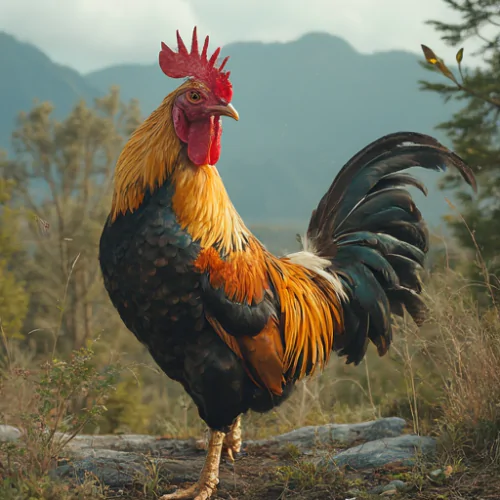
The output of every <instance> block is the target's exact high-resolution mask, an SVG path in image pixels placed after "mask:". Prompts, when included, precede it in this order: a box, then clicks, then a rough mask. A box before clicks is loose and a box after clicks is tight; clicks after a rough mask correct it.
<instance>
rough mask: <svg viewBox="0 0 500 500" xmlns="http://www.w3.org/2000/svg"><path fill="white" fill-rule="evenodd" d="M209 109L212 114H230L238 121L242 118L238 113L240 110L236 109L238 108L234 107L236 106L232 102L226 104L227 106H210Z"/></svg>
mask: <svg viewBox="0 0 500 500" xmlns="http://www.w3.org/2000/svg"><path fill="white" fill-rule="evenodd" d="M209 111H210V113H211V114H214V115H219V116H229V117H230V118H233V119H234V120H236V121H238V120H239V119H240V115H239V114H238V111H236V109H234V106H233V105H232V104H226V105H225V106H223V105H220V106H210V108H209Z"/></svg>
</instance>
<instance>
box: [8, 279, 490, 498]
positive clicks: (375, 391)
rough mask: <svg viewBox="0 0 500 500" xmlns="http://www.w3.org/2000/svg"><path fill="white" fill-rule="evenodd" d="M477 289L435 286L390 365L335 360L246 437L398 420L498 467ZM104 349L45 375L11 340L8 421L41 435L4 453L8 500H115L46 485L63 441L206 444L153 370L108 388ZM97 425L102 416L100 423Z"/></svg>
mask: <svg viewBox="0 0 500 500" xmlns="http://www.w3.org/2000/svg"><path fill="white" fill-rule="evenodd" d="M472 286H473V284H471V283H470V282H468V281H466V280H465V279H464V278H462V277H461V276H460V275H459V274H457V273H454V272H453V271H451V270H446V271H443V272H442V273H435V274H434V275H433V276H432V279H431V280H430V281H429V282H428V284H427V286H426V300H427V302H428V304H429V307H430V311H431V317H430V320H429V322H428V323H426V324H425V325H424V327H422V328H421V329H417V328H416V327H414V325H413V324H410V323H409V322H408V323H399V324H398V325H397V327H396V331H395V332H394V337H395V340H394V345H393V348H392V349H391V351H390V353H389V355H387V356H385V357H384V358H379V357H378V356H377V355H376V353H375V351H374V349H371V348H370V350H369V352H368V356H367V358H366V361H365V362H363V363H362V364H361V365H360V366H358V367H353V366H346V365H345V364H343V362H342V361H341V360H339V359H337V358H332V360H331V362H330V364H329V366H328V368H327V369H326V370H325V372H324V373H323V374H321V375H319V376H316V377H314V378H313V379H312V380H309V381H308V382H307V383H301V384H299V386H298V388H297V391H296V393H295V394H294V395H293V396H292V398H291V399H290V400H289V401H287V402H286V403H284V404H283V405H282V406H281V407H279V408H277V409H276V410H275V411H273V412H270V413H268V414H266V415H258V414H248V415H246V416H245V417H244V432H245V437H247V438H258V437H265V436H267V435H272V434H277V433H281V432H286V431H289V430H291V429H295V428H297V427H300V426H303V425H314V424H322V423H328V422H356V421H363V420H370V419H373V418H378V417H381V416H389V415H397V416H402V417H403V418H406V419H408V420H409V421H410V422H411V423H412V425H413V428H414V431H415V432H419V433H432V434H435V435H437V436H439V439H440V442H441V445H442V446H441V448H442V455H441V459H440V460H441V463H443V464H445V463H446V464H453V466H454V467H455V468H456V467H457V466H458V465H459V464H461V465H460V467H465V466H467V467H477V466H478V464H479V465H480V466H481V467H486V466H488V467H494V468H496V467H498V466H500V322H499V318H498V311H497V309H496V307H495V305H492V306H491V307H490V308H489V309H482V310H480V309H479V308H478V306H477V304H476V301H475V299H474V294H473V293H472ZM486 290H487V287H486ZM101 343H103V342H101ZM103 344H104V345H103V347H102V348H99V345H98V344H96V352H97V354H88V353H87V354H88V356H87V357H85V356H84V357H85V360H84V362H83V361H82V362H83V365H85V367H86V368H85V370H84V369H83V365H82V364H80V369H79V370H80V371H79V370H76V369H70V367H71V366H73V364H74V363H73V364H72V363H67V364H66V363H63V362H61V361H58V360H57V359H54V358H50V357H49V360H48V364H47V363H46V364H45V365H43V366H42V365H41V363H40V359H34V358H33V357H32V356H31V355H30V354H29V352H26V351H23V350H19V349H17V348H16V344H13V343H12V342H9V343H6V340H5V338H4V346H3V347H4V356H3V361H4V363H6V364H4V366H3V371H2V374H1V378H0V393H1V398H0V421H2V422H3V423H10V424H13V425H19V426H20V427H22V428H24V429H25V430H26V429H30V426H31V430H30V431H29V432H25V435H24V438H23V439H24V440H23V443H22V447H21V448H22V449H21V451H20V450H19V449H15V448H16V447H12V446H3V447H2V449H1V450H0V477H1V478H2V479H1V480H0V498H2V499H3V498H6V499H8V500H18V499H21V498H23V499H24V498H30V497H33V498H55V499H61V500H70V499H71V500H72V499H73V498H75V499H76V498H82V499H86V498H94V499H95V498H104V497H105V495H106V492H105V491H104V490H102V489H99V488H97V489H96V486H95V485H94V486H92V485H90V484H85V485H81V486H80V487H79V488H80V489H79V490H74V489H73V490H69V489H68V488H67V486H65V485H59V486H56V485H55V484H54V483H53V482H50V481H48V480H47V479H46V477H47V475H46V473H47V471H48V470H49V468H50V466H52V465H53V464H54V463H55V461H57V457H58V454H59V452H60V443H59V442H58V441H57V440H55V439H54V436H55V433H56V431H65V432H70V433H76V432H81V431H82V429H85V431H87V432H89V431H94V432H95V431H99V430H100V431H101V432H102V431H105V432H117V431H126V432H149V433H157V434H159V433H161V434H168V435H171V436H179V437H184V436H186V435H195V436H200V437H201V436H202V435H203V432H204V426H203V424H202V422H201V421H200V419H199V418H198V416H197V412H196V410H195V408H194V407H193V404H192V402H191V401H190V400H189V399H188V398H187V397H186V395H185V394H184V393H183V391H182V390H181V389H180V388H179V387H178V385H177V384H174V383H173V382H170V381H168V380H167V379H166V377H165V376H164V375H162V374H160V373H159V372H158V371H157V370H156V369H155V368H154V367H151V366H143V365H142V364H140V363H137V362H134V365H133V369H129V370H125V371H122V375H121V379H120V381H119V383H118V384H117V385H116V387H115V388H114V390H113V387H112V383H111V379H109V378H108V379H106V380H107V382H106V383H105V384H104V385H103V384H101V383H100V382H102V381H103V378H102V376H103V373H104V372H103V370H104V369H105V368H107V369H108V370H109V369H110V366H111V365H110V364H109V360H108V358H104V357H103V354H102V353H104V352H107V353H108V355H109V350H108V349H107V348H106V344H105V342H104V343H103ZM129 368H130V367H129ZM61 370H62V371H61ZM64 370H66V371H64ZM82 370H83V371H82ZM82 374H83V375H82ZM82 377H83V379H82ZM82 380H83V382H82ZM89 391H90V392H91V393H92V394H94V395H95V397H94V398H92V397H90V398H88V397H86V398H84V401H83V402H82V399H81V397H80V396H81V395H82V394H85V396H88V395H89ZM99 391H100V392H99ZM77 396H78V397H80V399H78V397H77ZM75 399H76V400H78V401H79V404H76V403H75ZM104 401H105V402H106V407H107V411H106V412H104V411H103V412H102V415H99V413H101V412H100V411H97V410H92V408H100V409H103V405H104ZM75 404H76V406H75ZM83 408H86V410H82V409H83ZM75 409H77V411H76V412H75ZM94 411H95V413H94ZM36 415H38V417H36ZM82 416H83V417H82ZM89 416H92V418H87V417H89ZM160 416H161V417H160ZM93 417H99V419H98V421H97V422H96V423H92V421H93V420H94V418H93ZM34 424H36V425H34ZM304 470H305V469H304ZM292 472H293V470H292V469H287V468H285V469H281V473H282V476H283V474H285V476H286V474H288V473H290V474H291V475H290V474H289V476H290V477H288V476H286V477H285V476H283V477H281V476H280V477H281V479H282V480H283V481H285V479H286V481H285V482H289V480H290V478H292V479H293V480H294V481H295V480H296V479H297V478H295V477H294V476H293V474H292ZM306 472H307V471H306ZM317 472H318V471H314V474H316V473H317ZM300 474H302V475H303V474H304V471H301V473H300ZM292 476H293V477H292ZM42 478H45V479H43V480H42ZM309 479H311V478H310V477H308V476H307V474H306V477H301V478H300V481H302V483H301V488H302V487H304V488H305V487H306V486H307V481H308V480H309ZM287 484H288V483H287ZM304 485H306V486H304ZM301 491H302V490H301ZM146 497H148V495H146V496H145V498H146Z"/></svg>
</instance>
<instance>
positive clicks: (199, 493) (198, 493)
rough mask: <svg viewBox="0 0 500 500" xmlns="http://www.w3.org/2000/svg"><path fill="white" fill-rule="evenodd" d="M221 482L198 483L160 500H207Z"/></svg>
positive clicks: (164, 496)
mask: <svg viewBox="0 0 500 500" xmlns="http://www.w3.org/2000/svg"><path fill="white" fill-rule="evenodd" d="M218 482H219V480H218V479H217V480H215V481H213V482H212V484H206V483H205V484H201V483H196V484H193V486H190V487H189V488H187V489H185V490H177V491H174V492H173V493H169V494H167V495H163V496H162V497H160V500H193V499H194V500H207V499H209V498H210V497H211V496H212V494H213V492H214V491H215V489H216V488H217V484H218Z"/></svg>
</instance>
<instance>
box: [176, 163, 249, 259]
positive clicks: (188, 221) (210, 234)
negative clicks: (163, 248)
mask: <svg viewBox="0 0 500 500" xmlns="http://www.w3.org/2000/svg"><path fill="white" fill-rule="evenodd" d="M172 182H173V183H174V185H175V193H174V196H173V198H172V207H173V209H174V211H175V213H176V214H177V220H178V221H179V224H180V225H181V227H182V228H183V229H187V230H188V232H189V234H190V235H191V236H192V238H193V239H194V240H199V241H200V244H201V246H202V248H210V247H214V246H216V247H217V248H218V249H219V250H220V251H221V252H223V253H224V254H227V253H229V252H231V251H234V252H241V251H243V249H244V247H245V243H246V241H247V238H248V236H249V235H250V232H249V231H248V229H247V228H246V227H245V224H244V223H243V221H242V220H241V218H240V216H239V215H238V213H237V212H236V209H235V208H234V206H233V204H232V203H231V200H230V199H229V195H228V194H227V191H226V188H225V187H224V184H223V182H222V179H221V178H220V175H219V172H218V171H217V169H216V168H215V167H213V166H211V165H202V166H194V165H191V166H185V167H184V168H181V169H177V170H176V171H175V172H174V174H173V176H172Z"/></svg>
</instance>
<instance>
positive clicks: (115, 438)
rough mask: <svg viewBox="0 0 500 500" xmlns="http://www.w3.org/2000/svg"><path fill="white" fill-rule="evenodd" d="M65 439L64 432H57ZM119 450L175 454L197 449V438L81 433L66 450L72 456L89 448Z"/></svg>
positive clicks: (58, 435)
mask: <svg viewBox="0 0 500 500" xmlns="http://www.w3.org/2000/svg"><path fill="white" fill-rule="evenodd" d="M56 437H57V438H60V439H64V437H65V435H64V434H57V435H56ZM89 448H90V449H93V450H117V451H126V452H135V453H148V454H152V455H173V454H176V453H185V452H187V451H190V450H195V449H196V439H194V438H192V439H161V438H157V437H155V436H147V435H141V434H127V435H113V434H109V435H95V436H92V435H80V436H76V437H75V438H74V439H72V440H71V441H70V442H69V443H68V445H67V447H66V450H67V451H68V452H69V453H70V454H71V455H72V456H81V454H82V452H84V450H87V449H89Z"/></svg>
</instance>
